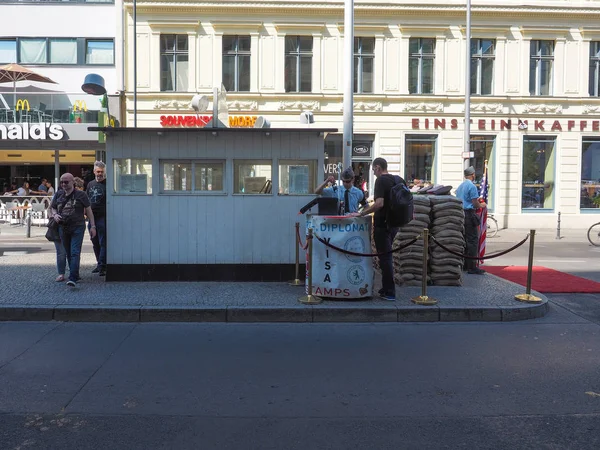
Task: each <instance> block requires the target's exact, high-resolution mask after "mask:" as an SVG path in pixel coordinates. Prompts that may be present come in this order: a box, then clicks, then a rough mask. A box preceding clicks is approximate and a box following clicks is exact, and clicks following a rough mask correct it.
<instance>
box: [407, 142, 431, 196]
mask: <svg viewBox="0 0 600 450" xmlns="http://www.w3.org/2000/svg"><path fill="white" fill-rule="evenodd" d="M436 142H437V136H427V135H408V136H406V146H405V147H406V152H405V166H404V174H405V176H404V177H405V180H406V182H407V183H409V184H410V185H411V186H414V185H415V184H416V185H423V184H429V183H433V182H434V162H435V150H436Z"/></svg>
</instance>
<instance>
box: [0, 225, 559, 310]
mask: <svg viewBox="0 0 600 450" xmlns="http://www.w3.org/2000/svg"><path fill="white" fill-rule="evenodd" d="M84 252H85V253H84V255H83V257H82V267H81V276H82V278H83V280H82V282H81V283H80V285H79V286H78V287H77V288H76V289H72V288H69V287H67V286H66V285H65V284H64V283H56V282H54V278H55V276H56V269H55V265H54V264H55V252H54V246H53V244H52V243H49V242H48V241H46V240H45V239H44V238H40V237H37V238H31V239H24V238H8V237H7V236H6V235H4V237H3V238H2V239H1V240H0V271H1V273H2V282H1V283H2V289H1V292H0V320H59V321H128V322H131V321H133V322H136V321H228V322H263V321H264V322H282V321H285V322H344V321H346V322H379V321H386V322H389V321H391V322H395V321H509V320H522V319H531V318H536V317H542V316H543V315H545V314H546V312H547V308H548V306H547V299H546V298H545V297H544V296H543V295H540V297H542V299H543V302H542V303H541V304H535V305H530V304H525V303H521V302H518V301H516V300H514V296H515V294H520V293H524V288H523V287H521V286H519V285H516V284H513V283H510V282H508V281H505V280H502V279H500V278H497V277H494V276H492V275H485V276H477V275H465V279H464V280H465V281H464V286H462V287H429V288H428V295H429V296H431V297H434V298H436V299H437V300H438V301H439V303H438V305H436V306H419V305H415V304H413V303H412V302H411V298H413V297H416V296H418V295H420V293H421V291H420V288H417V287H401V288H398V290H397V300H396V301H395V302H388V301H384V300H381V299H369V300H356V301H336V300H325V301H324V302H323V303H322V304H320V305H316V306H307V305H303V304H301V303H299V302H298V298H299V297H300V296H302V295H303V288H302V287H293V286H289V285H287V284H286V283H217V282H201V283H193V282H189V283H184V282H180V283H165V282H160V283H122V282H111V283H106V282H104V279H103V278H100V277H98V276H97V275H93V274H92V273H91V270H92V268H93V267H94V257H93V254H92V253H91V247H90V244H89V242H88V240H87V239H86V241H85V244H84ZM375 285H376V286H379V280H376V283H375ZM538 295H539V294H538Z"/></svg>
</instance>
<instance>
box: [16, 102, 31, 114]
mask: <svg viewBox="0 0 600 450" xmlns="http://www.w3.org/2000/svg"><path fill="white" fill-rule="evenodd" d="M20 109H21V110H23V111H25V110H27V111H30V108H29V100H27V99H25V100H22V99H19V100H17V105H16V106H15V111H19V110H20Z"/></svg>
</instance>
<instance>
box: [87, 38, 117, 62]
mask: <svg viewBox="0 0 600 450" xmlns="http://www.w3.org/2000/svg"><path fill="white" fill-rule="evenodd" d="M85 63H86V64H90V65H95V64H98V65H113V64H114V63H115V43H114V41H113V40H112V39H110V40H108V39H107V40H104V39H88V40H86V41H85Z"/></svg>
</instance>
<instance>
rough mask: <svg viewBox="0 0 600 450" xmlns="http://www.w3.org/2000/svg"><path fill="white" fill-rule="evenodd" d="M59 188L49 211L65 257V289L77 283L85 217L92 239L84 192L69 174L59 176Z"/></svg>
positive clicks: (91, 216)
mask: <svg viewBox="0 0 600 450" xmlns="http://www.w3.org/2000/svg"><path fill="white" fill-rule="evenodd" d="M60 187H61V190H59V191H58V192H57V193H56V195H55V196H54V198H53V199H52V204H51V205H50V208H51V210H52V216H53V217H54V220H55V221H56V223H58V231H59V233H60V240H61V241H62V243H63V246H64V248H65V253H66V254H67V261H68V262H69V281H67V286H70V287H76V286H77V282H78V281H79V261H80V256H81V245H82V244H83V235H84V233H85V217H84V214H85V215H86V216H87V217H88V220H89V221H90V235H91V236H92V238H93V237H94V236H96V225H95V222H94V213H93V212H92V208H91V207H90V200H89V199H88V196H87V194H86V193H85V192H83V191H80V190H77V189H75V184H74V183H73V175H72V174H70V173H65V174H63V175H62V176H61V177H60Z"/></svg>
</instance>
